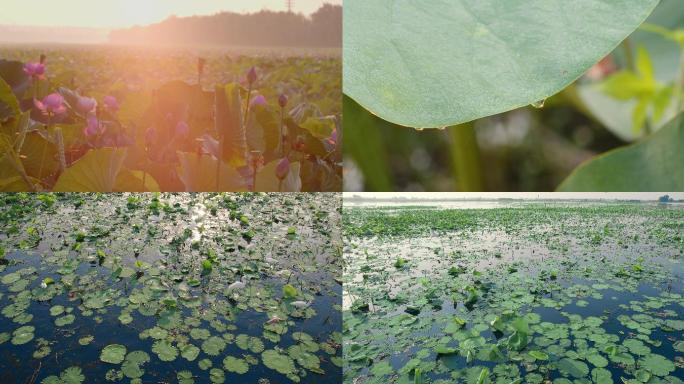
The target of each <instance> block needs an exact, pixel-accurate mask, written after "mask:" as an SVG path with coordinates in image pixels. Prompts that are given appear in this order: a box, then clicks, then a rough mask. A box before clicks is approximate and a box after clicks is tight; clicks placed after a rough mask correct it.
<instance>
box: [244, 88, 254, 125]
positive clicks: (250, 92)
mask: <svg viewBox="0 0 684 384" xmlns="http://www.w3.org/2000/svg"><path fill="white" fill-rule="evenodd" d="M251 96H252V84H251V83H250V84H249V87H248V88H247V104H246V105H245V116H244V117H243V118H242V126H243V127H247V121H248V120H247V118H248V117H249V103H250V100H249V98H250V97H251Z"/></svg>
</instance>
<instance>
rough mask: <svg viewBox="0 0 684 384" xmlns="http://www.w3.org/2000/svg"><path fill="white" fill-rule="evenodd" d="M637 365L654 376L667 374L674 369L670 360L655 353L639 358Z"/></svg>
mask: <svg viewBox="0 0 684 384" xmlns="http://www.w3.org/2000/svg"><path fill="white" fill-rule="evenodd" d="M639 365H640V366H641V367H643V368H644V369H646V370H648V371H649V372H651V373H652V374H654V375H656V376H667V375H669V374H670V373H671V372H674V370H675V369H676V366H675V364H674V363H673V362H672V361H670V360H669V359H667V358H666V357H664V356H662V355H658V354H655V353H652V354H650V355H648V356H646V357H644V358H643V359H641V360H640V362H639Z"/></svg>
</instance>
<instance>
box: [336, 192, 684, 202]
mask: <svg viewBox="0 0 684 384" xmlns="http://www.w3.org/2000/svg"><path fill="white" fill-rule="evenodd" d="M664 194H667V195H670V196H671V197H672V198H673V199H677V200H679V199H684V192H662V193H650V192H607V193H602V192H586V193H585V192H572V193H571V192H518V193H508V192H490V193H482V192H473V193H471V192H463V193H425V192H403V193H394V192H383V193H372V192H345V193H344V197H351V196H354V195H360V196H364V197H375V198H378V197H382V198H388V197H402V196H403V197H413V198H418V197H419V198H424V199H430V198H432V199H434V198H440V199H444V198H453V199H463V198H473V199H477V198H493V199H498V198H501V197H509V198H517V199H536V198H543V199H618V200H656V199H657V198H658V197H660V196H662V195H664Z"/></svg>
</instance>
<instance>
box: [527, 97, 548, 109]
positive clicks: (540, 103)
mask: <svg viewBox="0 0 684 384" xmlns="http://www.w3.org/2000/svg"><path fill="white" fill-rule="evenodd" d="M544 103H546V99H544V100H539V101H536V102H534V103H532V104H531V105H532V106H533V107H534V108H544Z"/></svg>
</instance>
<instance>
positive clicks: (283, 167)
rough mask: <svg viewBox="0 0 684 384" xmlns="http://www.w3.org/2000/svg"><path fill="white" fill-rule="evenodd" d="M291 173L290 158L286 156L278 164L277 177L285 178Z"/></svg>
mask: <svg viewBox="0 0 684 384" xmlns="http://www.w3.org/2000/svg"><path fill="white" fill-rule="evenodd" d="M288 173H290V159H288V158H287V157H284V158H283V159H282V160H280V162H279V163H278V165H277V166H276V177H277V178H278V179H280V180H283V179H284V178H286V177H287V174H288Z"/></svg>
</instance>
